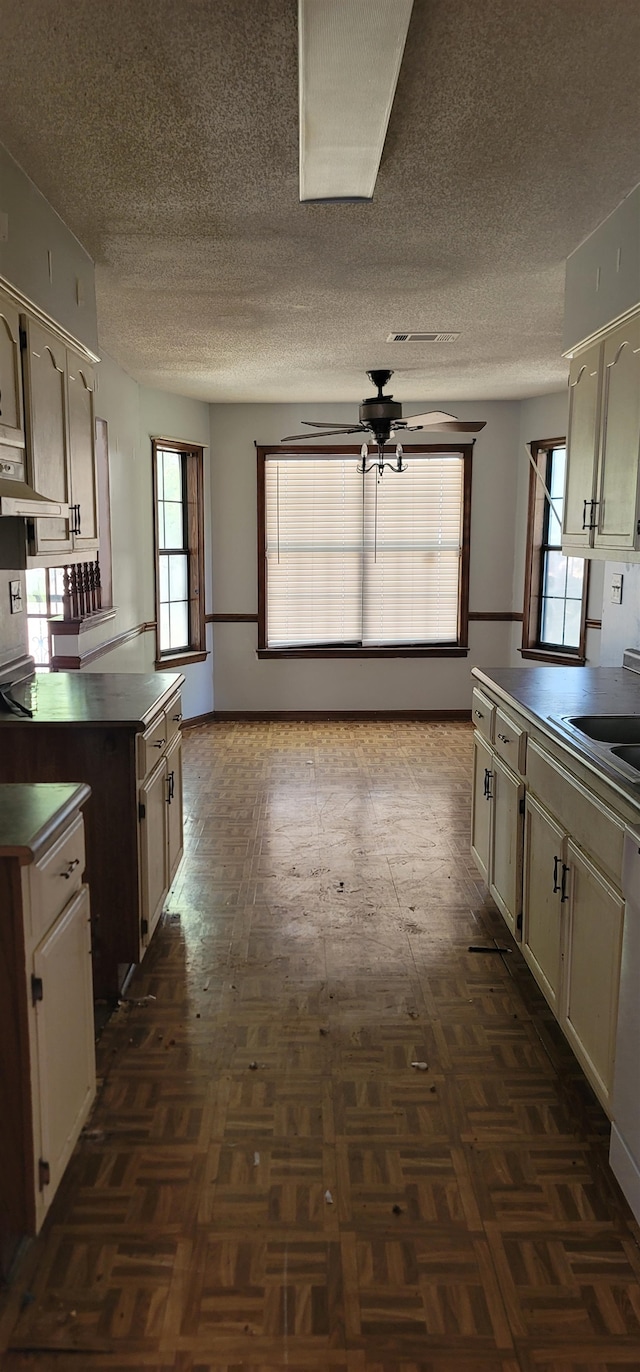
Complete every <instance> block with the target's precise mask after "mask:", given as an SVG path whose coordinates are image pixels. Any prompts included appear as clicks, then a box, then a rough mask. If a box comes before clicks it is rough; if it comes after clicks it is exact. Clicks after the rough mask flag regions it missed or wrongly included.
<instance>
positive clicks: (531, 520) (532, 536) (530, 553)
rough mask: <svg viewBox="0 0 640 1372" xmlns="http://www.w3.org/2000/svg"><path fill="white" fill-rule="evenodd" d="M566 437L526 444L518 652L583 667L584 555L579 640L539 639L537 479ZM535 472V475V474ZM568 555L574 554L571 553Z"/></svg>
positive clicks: (541, 513) (543, 515) (542, 521)
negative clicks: (571, 644) (572, 644)
mask: <svg viewBox="0 0 640 1372" xmlns="http://www.w3.org/2000/svg"><path fill="white" fill-rule="evenodd" d="M566 446H567V440H566V438H545V439H540V440H536V441H535V442H532V443H530V444H529V447H530V450H531V455H532V458H533V461H534V463H535V470H534V468H533V466H531V465H530V466H529V504H528V513H527V545H526V552H525V581H524V605H523V616H522V646H521V648H520V655H521V657H523V658H526V659H530V660H532V661H535V662H550V663H556V664H557V665H558V666H562V667H583V666H584V664H585V662H586V642H587V604H588V599H589V572H590V563H589V559H588V558H583V559H581V560H582V561H584V563H585V569H584V582H583V587H582V611H581V616H580V641H579V644H578V646H577V648H575V649H574V648H568V647H566V646H562V647H558V648H553V647H551V646H550V645H549V644H546V643H541V641H540V624H541V601H542V585H543V572H544V553H545V549H546V548H547V546H548V545H547V544H546V543H545V541H544V538H545V531H546V527H547V506H548V503H549V502H548V500H547V497H546V494H545V492H544V489H543V487H542V485H541V482H540V480H539V476H541V477H542V479H543V481H544V482H545V484H548V483H547V468H548V462H549V454H550V453H551V452H552V450H553V449H554V448H566ZM537 474H539V476H538V475H537ZM570 556H574V554H573V553H571V554H570Z"/></svg>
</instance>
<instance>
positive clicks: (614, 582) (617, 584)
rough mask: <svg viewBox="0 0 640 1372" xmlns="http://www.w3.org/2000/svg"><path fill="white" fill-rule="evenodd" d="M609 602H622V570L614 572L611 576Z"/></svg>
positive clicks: (619, 603) (613, 603) (614, 603)
mask: <svg viewBox="0 0 640 1372" xmlns="http://www.w3.org/2000/svg"><path fill="white" fill-rule="evenodd" d="M611 604H612V605H621V604H622V572H614V573H613V575H612V577H611Z"/></svg>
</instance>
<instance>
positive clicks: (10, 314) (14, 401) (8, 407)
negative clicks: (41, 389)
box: [0, 291, 24, 458]
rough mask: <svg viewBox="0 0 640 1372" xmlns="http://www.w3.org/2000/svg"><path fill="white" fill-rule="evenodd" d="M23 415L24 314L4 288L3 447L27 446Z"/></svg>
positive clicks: (0, 321) (0, 312)
mask: <svg viewBox="0 0 640 1372" xmlns="http://www.w3.org/2000/svg"><path fill="white" fill-rule="evenodd" d="M23 416H24V411H23V405H22V367H21V362H20V316H19V313H18V307H17V305H14V304H13V301H12V300H11V299H10V297H9V296H8V295H6V294H5V292H4V291H0V449H1V448H2V447H4V445H5V444H6V445H8V446H9V447H12V448H21V449H23V448H24V417H23ZM7 456H8V457H9V458H10V457H11V454H10V453H9V454H7Z"/></svg>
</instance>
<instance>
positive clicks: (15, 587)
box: [9, 581, 22, 615]
mask: <svg viewBox="0 0 640 1372" xmlns="http://www.w3.org/2000/svg"><path fill="white" fill-rule="evenodd" d="M9 601H10V604H11V613H12V615H19V614H20V611H21V610H22V586H21V584H20V582H19V581H10V582H9Z"/></svg>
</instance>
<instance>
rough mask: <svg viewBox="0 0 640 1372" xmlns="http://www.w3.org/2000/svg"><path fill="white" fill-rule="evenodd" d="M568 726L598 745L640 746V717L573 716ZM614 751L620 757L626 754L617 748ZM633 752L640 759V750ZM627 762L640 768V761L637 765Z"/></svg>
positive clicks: (629, 759) (568, 720)
mask: <svg viewBox="0 0 640 1372" xmlns="http://www.w3.org/2000/svg"><path fill="white" fill-rule="evenodd" d="M567 724H571V725H572V726H573V728H574V729H577V730H578V732H579V733H581V734H584V735H585V737H586V738H591V739H593V740H594V741H595V742H596V743H620V744H629V743H638V744H640V715H573V716H571V717H568V718H567ZM612 751H613V752H615V753H616V754H617V755H618V756H619V757H623V756H625V752H626V750H625V749H623V750H622V752H620V751H619V750H618V749H617V748H614V749H613V750H612ZM631 752H636V753H637V754H638V758H639V759H640V748H636V749H633V748H632V749H631ZM625 760H626V761H630V762H631V765H632V767H635V766H636V765H638V767H639V768H640V761H638V763H637V764H636V762H635V761H633V760H632V759H631V758H626V759H625Z"/></svg>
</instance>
